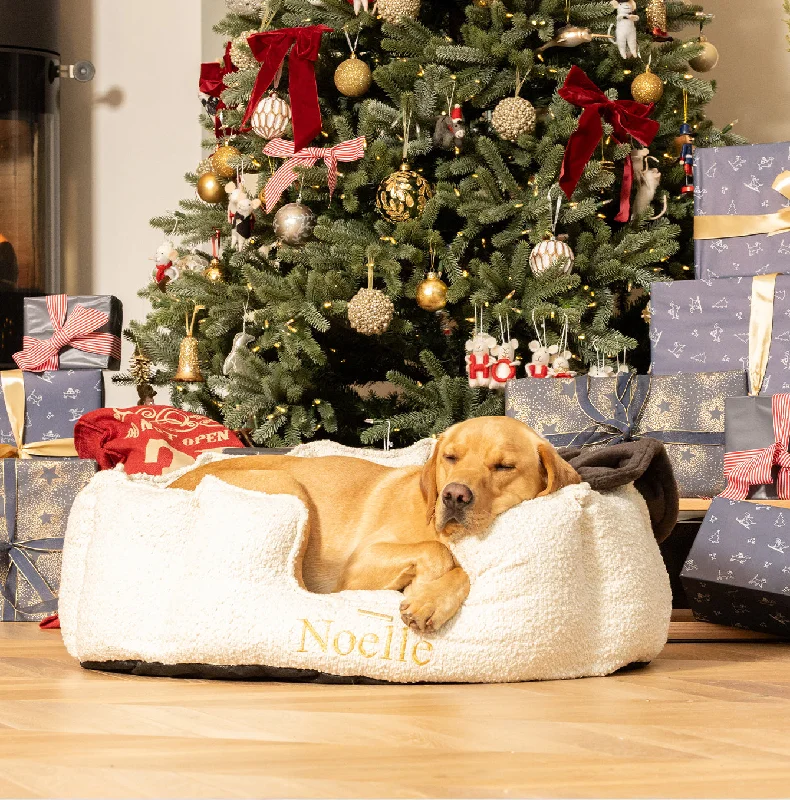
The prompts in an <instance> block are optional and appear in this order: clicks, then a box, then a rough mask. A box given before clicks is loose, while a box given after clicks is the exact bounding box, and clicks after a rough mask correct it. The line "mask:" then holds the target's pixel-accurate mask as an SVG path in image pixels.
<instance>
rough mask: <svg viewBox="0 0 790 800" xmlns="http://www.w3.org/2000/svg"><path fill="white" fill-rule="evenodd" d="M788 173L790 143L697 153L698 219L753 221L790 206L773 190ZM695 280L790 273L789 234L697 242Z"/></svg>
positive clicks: (723, 148) (735, 237) (695, 191)
mask: <svg viewBox="0 0 790 800" xmlns="http://www.w3.org/2000/svg"><path fill="white" fill-rule="evenodd" d="M787 169H790V142H772V143H771V144H753V145H738V146H737V147H710V148H697V150H696V151H695V153H694V185H695V188H694V215H695V216H697V217H702V216H746V215H748V216H752V215H758V214H772V213H775V212H777V211H779V210H780V209H782V208H785V207H787V205H788V200H787V198H786V197H785V196H784V195H782V194H780V193H779V192H777V191H776V190H775V189H774V188H772V185H773V182H774V180H775V179H776V177H777V176H778V175H779V174H781V173H782V172H783V171H784V170H787ZM694 263H695V270H696V273H695V274H696V276H697V277H698V278H702V279H705V280H713V279H716V278H733V277H739V276H742V277H749V276H752V275H767V274H768V273H771V272H790V235H781V234H777V235H775V236H771V235H769V234H767V233H762V234H755V235H753V236H734V237H729V238H723V239H697V240H696V241H695V242H694Z"/></svg>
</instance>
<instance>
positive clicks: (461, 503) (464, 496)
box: [442, 483, 474, 509]
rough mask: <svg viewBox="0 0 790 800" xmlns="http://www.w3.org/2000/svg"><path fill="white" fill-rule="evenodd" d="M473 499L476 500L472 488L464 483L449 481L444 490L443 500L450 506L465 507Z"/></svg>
mask: <svg viewBox="0 0 790 800" xmlns="http://www.w3.org/2000/svg"><path fill="white" fill-rule="evenodd" d="M472 500H474V495H473V494H472V490H471V489H470V488H469V487H468V486H464V484H463V483H448V484H447V486H445V487H444V491H443V492H442V502H443V503H444V504H445V505H446V506H447V507H448V508H456V509H460V508H465V507H466V506H468V505H469V504H470V503H471V502H472Z"/></svg>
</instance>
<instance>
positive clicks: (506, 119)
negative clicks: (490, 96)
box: [491, 97, 537, 142]
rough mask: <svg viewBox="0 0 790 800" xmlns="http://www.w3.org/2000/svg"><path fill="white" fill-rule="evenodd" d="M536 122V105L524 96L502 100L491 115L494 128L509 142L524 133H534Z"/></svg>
mask: <svg viewBox="0 0 790 800" xmlns="http://www.w3.org/2000/svg"><path fill="white" fill-rule="evenodd" d="M536 122H537V114H536V113H535V107H534V106H533V105H532V103H530V102H529V100H525V99H524V98H523V97H506V98H505V99H504V100H500V101H499V102H498V103H497V106H496V108H495V109H494V113H493V115H492V116H491V125H492V127H493V128H494V130H495V131H496V132H497V133H498V134H499V135H500V137H501V138H502V139H506V140H507V141H509V142H515V141H516V139H518V137H519V136H521V134H522V133H533V132H534V131H535V123H536Z"/></svg>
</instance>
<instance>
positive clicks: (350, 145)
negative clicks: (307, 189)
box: [263, 136, 365, 214]
mask: <svg viewBox="0 0 790 800" xmlns="http://www.w3.org/2000/svg"><path fill="white" fill-rule="evenodd" d="M263 152H264V154H265V155H267V156H274V157H275V158H287V159H288V161H286V162H285V163H284V164H283V165H281V166H280V168H279V169H278V170H277V172H275V173H274V175H272V177H271V178H269V180H268V182H267V183H266V188H265V190H264V191H265V194H266V213H267V214H268V213H270V212H271V210H272V209H273V208H274V207H275V206H276V205H277V201H278V200H279V199H280V198H281V197H282V194H283V192H284V191H285V190H286V189H287V188H288V187H289V186H290V185H291V184H292V183H293V182H294V181H295V180H296V179H297V178H298V177H299V176H298V175H297V174H296V171H295V170H294V167H312V166H314V165H315V164H316V163H317V162H318V161H319V160H320V159H322V158H323V159H324V161H326V171H327V184H328V185H329V196H330V197H332V194H333V193H334V191H335V187H336V186H337V164H338V162H339V161H357V160H358V159H360V158H362V156H363V155H365V137H364V136H358V137H357V138H356V139H349V140H348V141H346V142H340V144H336V145H335V146H334V147H303V148H302V149H301V150H299V151H298V152H297V153H295V154H294V143H293V142H287V141H286V140H285V139H272V140H271V141H270V142H269V143H268V144H267V145H266V147H264V148H263Z"/></svg>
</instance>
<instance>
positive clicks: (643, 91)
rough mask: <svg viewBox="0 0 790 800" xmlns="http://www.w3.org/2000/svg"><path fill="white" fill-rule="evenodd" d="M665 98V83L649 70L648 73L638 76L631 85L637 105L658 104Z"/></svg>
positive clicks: (632, 94) (632, 95)
mask: <svg viewBox="0 0 790 800" xmlns="http://www.w3.org/2000/svg"><path fill="white" fill-rule="evenodd" d="M663 96H664V81H662V80H661V78H659V77H658V75H656V73H655V72H651V71H650V69H649V68H648V70H647V72H643V73H642V74H641V75H637V76H636V77H635V78H634V80H633V82H632V83H631V97H633V98H634V100H636V102H637V103H644V104H645V105H649V104H650V103H657V102H658V101H659V100H660V99H661V98H662V97H663Z"/></svg>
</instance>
